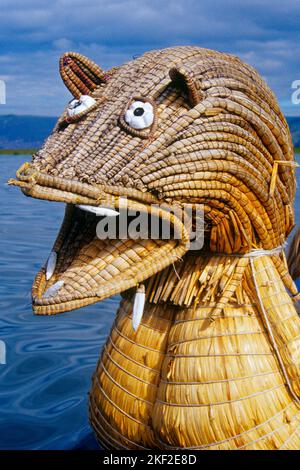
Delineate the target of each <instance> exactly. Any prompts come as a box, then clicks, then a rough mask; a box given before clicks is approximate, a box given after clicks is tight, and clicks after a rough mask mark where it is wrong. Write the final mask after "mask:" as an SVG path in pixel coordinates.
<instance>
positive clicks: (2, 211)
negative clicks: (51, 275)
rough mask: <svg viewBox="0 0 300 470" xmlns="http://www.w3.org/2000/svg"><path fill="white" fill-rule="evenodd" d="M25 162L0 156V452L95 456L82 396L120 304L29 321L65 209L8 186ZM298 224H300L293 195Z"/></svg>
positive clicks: (114, 300)
mask: <svg viewBox="0 0 300 470" xmlns="http://www.w3.org/2000/svg"><path fill="white" fill-rule="evenodd" d="M27 159H29V156H25V157H24V156H12V155H10V156H5V155H3V156H1V155H0V168H1V175H0V247H1V254H0V279H1V282H0V340H3V341H5V343H6V347H7V364H6V365H1V364H0V449H75V448H77V449H96V448H98V447H97V444H96V442H95V439H94V437H93V434H92V431H91V429H90V427H89V424H88V418H87V415H88V413H87V405H88V402H87V398H88V397H87V393H88V390H89V387H90V382H91V377H92V372H93V370H94V368H95V366H96V363H97V359H98V357H99V353H100V350H101V348H102V346H103V343H104V341H105V339H106V336H107V334H108V332H109V329H110V326H111V324H112V321H113V317H114V314H115V312H116V309H117V305H118V302H119V298H118V297H114V298H112V299H107V300H105V301H103V302H100V303H98V304H96V305H92V306H90V307H87V308H83V309H80V310H76V311H73V312H69V313H64V314H61V315H57V316H52V317H48V316H45V317H39V316H34V315H33V313H32V310H31V303H30V289H31V284H32V280H33V278H34V276H35V274H36V272H37V271H38V269H39V268H40V266H41V265H42V264H43V262H44V261H45V260H46V259H47V257H48V254H49V251H50V250H51V247H52V244H53V241H54V239H55V237H56V234H57V232H58V229H59V227H60V224H61V220H62V217H63V213H64V206H63V204H55V203H50V202H46V201H39V200H36V199H32V198H26V197H25V196H24V195H23V194H22V193H21V192H20V190H19V189H17V188H14V187H10V186H7V185H6V184H5V183H6V181H7V179H8V178H9V177H13V176H14V175H15V171H16V169H17V168H18V167H19V166H20V165H21V164H22V163H23V162H24V161H26V160H27ZM296 209H297V210H296V221H297V224H298V225H299V223H300V199H299V193H298V197H297V202H296Z"/></svg>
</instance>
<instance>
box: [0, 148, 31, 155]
mask: <svg viewBox="0 0 300 470" xmlns="http://www.w3.org/2000/svg"><path fill="white" fill-rule="evenodd" d="M37 150H38V149H0V155H32V154H33V153H35V152H36V151H37Z"/></svg>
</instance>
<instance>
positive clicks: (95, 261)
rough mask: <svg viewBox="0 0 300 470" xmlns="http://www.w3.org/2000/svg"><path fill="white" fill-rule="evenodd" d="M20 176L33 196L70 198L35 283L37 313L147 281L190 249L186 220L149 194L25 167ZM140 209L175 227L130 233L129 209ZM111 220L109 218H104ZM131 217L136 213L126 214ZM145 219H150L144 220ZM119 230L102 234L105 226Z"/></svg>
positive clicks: (82, 302) (73, 306)
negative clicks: (123, 222)
mask: <svg viewBox="0 0 300 470" xmlns="http://www.w3.org/2000/svg"><path fill="white" fill-rule="evenodd" d="M17 177H18V179H17V180H11V181H10V184H14V185H17V186H20V187H21V188H22V191H23V192H24V193H25V194H26V195H28V196H32V197H37V198H41V199H47V200H55V201H61V202H65V203H67V206H66V212H65V217H64V220H63V223H62V227H61V229H60V232H59V234H58V236H57V239H56V241H55V243H54V246H53V249H52V251H51V253H50V255H49V258H48V260H47V262H46V263H45V265H44V266H43V267H42V268H41V269H40V271H39V272H38V274H37V276H36V278H35V281H34V283H33V287H32V304H33V309H34V311H35V313H37V314H45V315H51V314H56V313H61V312H65V311H69V310H73V309H76V308H80V307H83V306H86V305H89V304H92V303H95V302H98V301H100V300H102V299H105V298H107V297H110V296H111V295H114V294H117V293H120V292H123V291H125V290H128V289H130V288H132V287H136V286H137V285H138V284H139V283H141V282H143V281H145V280H146V279H148V278H149V277H151V276H153V275H154V274H156V273H157V272H159V271H161V270H162V269H164V268H165V267H167V266H169V265H170V264H171V263H173V262H175V261H177V260H178V258H180V257H182V256H183V254H184V253H185V252H186V251H187V250H188V249H189V233H188V229H187V227H186V224H183V222H182V220H181V218H180V217H179V216H177V215H175V214H174V213H173V212H170V211H168V210H167V207H166V206H165V207H163V205H158V204H157V203H156V204H155V205H153V203H154V202H155V201H154V200H153V197H152V196H151V195H150V194H148V193H141V192H140V191H137V190H134V189H133V190H131V191H130V190H129V189H128V188H119V187H102V186H101V187H100V186H92V185H88V184H85V183H79V182H78V181H71V180H64V179H62V178H58V177H51V176H48V175H45V174H42V173H38V172H36V171H33V170H32V169H31V168H30V166H26V167H22V168H21V169H20V170H19V172H18V173H17ZM129 212H130V213H131V214H132V213H137V214H139V216H141V215H144V216H145V217H146V218H147V217H148V216H149V214H150V213H151V217H154V218H156V219H158V220H159V222H160V223H166V222H167V223H168V224H169V225H170V227H171V231H170V234H171V236H170V237H169V238H164V237H162V236H160V237H155V238H153V237H151V234H150V230H149V225H147V226H146V227H144V228H143V227H142V229H141V230H140V231H139V236H138V237H136V235H134V236H131V234H130V232H129V231H127V234H124V230H123V231H122V230H121V227H120V221H121V220H124V217H123V216H124V214H125V215H126V214H128V213H129ZM104 219H105V220H104ZM125 220H127V224H128V221H129V222H130V220H131V219H130V218H129V219H128V217H127V218H126V219H125ZM144 220H145V219H144ZM110 221H111V226H112V227H114V228H115V230H114V231H113V232H114V233H113V234H111V233H110V232H109V231H108V232H107V236H106V237H104V236H103V233H102V232H101V231H100V232H101V233H100V236H99V222H100V225H101V227H104V226H108V225H109V224H110Z"/></svg>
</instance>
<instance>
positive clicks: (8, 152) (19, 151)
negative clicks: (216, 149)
mask: <svg viewBox="0 0 300 470" xmlns="http://www.w3.org/2000/svg"><path fill="white" fill-rule="evenodd" d="M37 150H38V149H0V155H32V154H33V153H35V152H36V151H37ZM294 150H295V153H300V147H294Z"/></svg>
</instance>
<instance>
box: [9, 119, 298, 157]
mask: <svg viewBox="0 0 300 470" xmlns="http://www.w3.org/2000/svg"><path fill="white" fill-rule="evenodd" d="M286 119H287V121H288V124H289V126H290V130H291V133H292V137H293V142H294V145H295V147H300V117H291V116H288V117H287V118H286ZM56 120H57V118H56V117H45V116H14V115H12V114H9V115H6V116H5V115H3V116H1V115H0V149H25V148H39V147H40V146H41V145H42V143H43V142H44V140H45V138H46V137H47V136H48V135H49V134H50V133H51V131H52V129H53V127H54V125H55V122H56Z"/></svg>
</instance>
